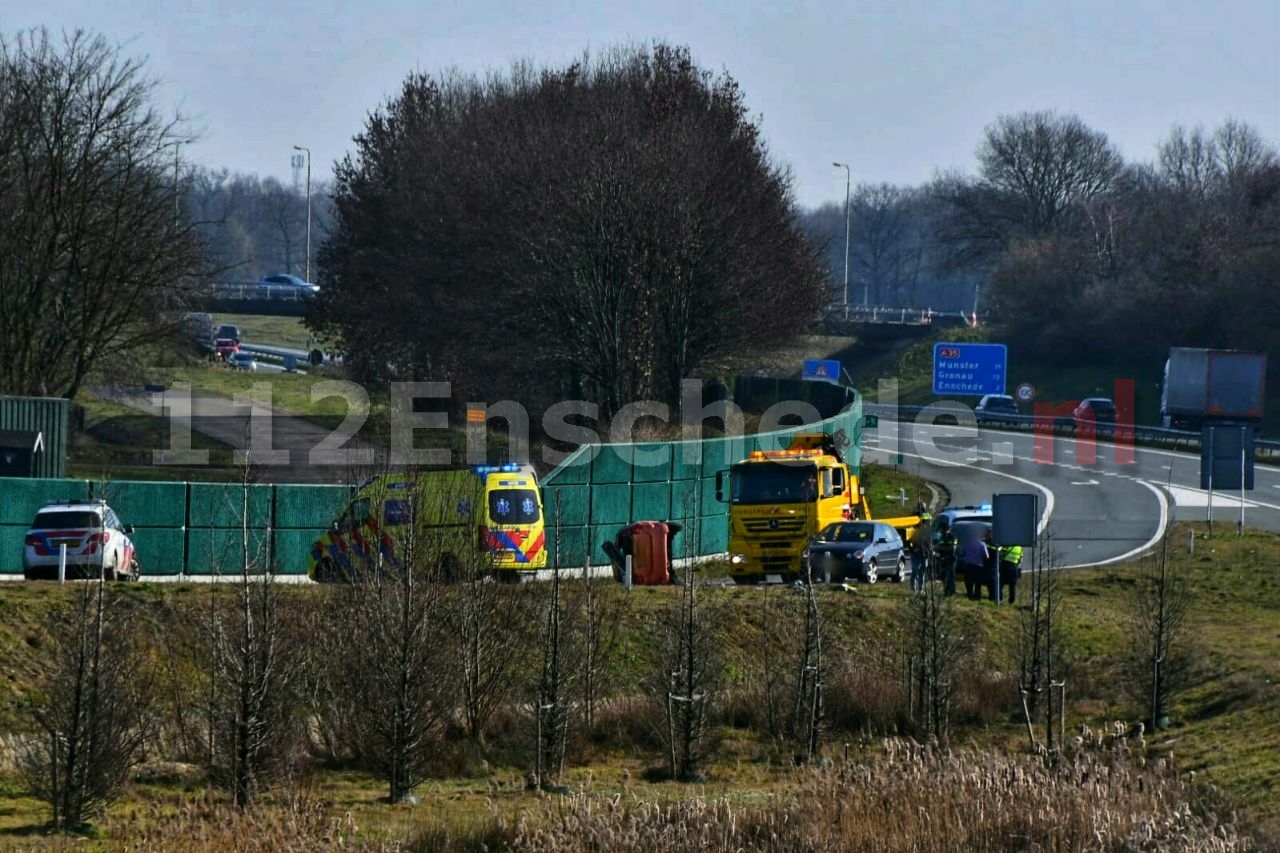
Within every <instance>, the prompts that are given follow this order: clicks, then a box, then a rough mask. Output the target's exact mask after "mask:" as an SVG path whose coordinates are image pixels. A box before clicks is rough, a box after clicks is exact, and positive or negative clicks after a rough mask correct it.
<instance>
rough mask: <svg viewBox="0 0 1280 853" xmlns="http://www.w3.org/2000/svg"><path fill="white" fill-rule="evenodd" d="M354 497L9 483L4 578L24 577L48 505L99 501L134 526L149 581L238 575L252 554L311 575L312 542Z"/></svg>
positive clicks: (286, 489) (337, 492)
mask: <svg viewBox="0 0 1280 853" xmlns="http://www.w3.org/2000/svg"><path fill="white" fill-rule="evenodd" d="M351 493H352V490H351V489H350V488H348V487H346V486H300V485H260V484H251V485H248V486H244V485H242V484H239V483H156V482H142V481H130V480H124V481H121V480H113V481H110V482H105V481H92V480H44V479H19V478H10V477H4V478H0V573H20V572H21V571H22V548H23V540H24V538H25V536H26V532H27V529H28V527H29V526H30V524H31V520H32V519H33V518H34V517H35V514H36V510H38V509H39V508H40V507H42V506H44V505H45V504H46V503H48V502H50V501H69V500H87V499H90V498H96V499H101V500H105V501H106V502H107V503H109V504H110V505H111V507H112V509H114V510H115V511H116V512H117V513H118V514H119V515H120V518H121V519H122V520H123V521H124V523H126V524H132V525H133V527H134V532H133V534H132V535H131V536H130V537H129V538H130V539H132V540H133V543H134V545H135V546H136V547H137V551H138V562H139V564H140V566H141V568H142V574H143V576H152V577H154V576H164V575H171V576H172V575H212V574H221V573H228V572H239V571H240V570H241V567H242V566H244V559H245V557H246V556H247V557H248V558H249V560H250V561H251V562H250V565H252V566H255V567H266V566H270V567H271V568H272V570H273V571H275V572H276V573H278V574H283V575H299V574H306V572H307V553H308V552H309V551H310V548H311V544H312V543H313V542H314V541H315V540H316V538H317V537H319V536H320V534H322V533H324V532H325V531H326V530H328V529H329V525H330V523H331V522H332V521H333V520H334V519H335V518H337V517H338V514H339V513H340V512H341V511H342V508H343V507H344V506H346V503H347V501H348V500H349V498H350V497H351ZM246 532H247V535H245V534H246ZM246 551H247V553H246Z"/></svg>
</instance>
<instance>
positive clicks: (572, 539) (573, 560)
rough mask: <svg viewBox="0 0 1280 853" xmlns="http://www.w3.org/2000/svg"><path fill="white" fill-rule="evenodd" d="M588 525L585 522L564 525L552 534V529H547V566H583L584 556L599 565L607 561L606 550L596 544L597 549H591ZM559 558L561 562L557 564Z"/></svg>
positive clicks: (591, 562)
mask: <svg viewBox="0 0 1280 853" xmlns="http://www.w3.org/2000/svg"><path fill="white" fill-rule="evenodd" d="M587 529H588V528H587V526H586V525H585V524H580V525H572V526H569V527H562V528H560V529H559V530H557V531H556V532H555V535H552V533H551V531H550V530H548V531H547V548H548V551H547V568H551V567H552V566H553V565H559V566H561V567H562V568H565V567H569V566H581V565H582V560H583V557H584V556H585V557H586V558H587V559H588V560H589V565H598V564H600V563H603V562H606V561H607V558H606V557H605V555H604V552H603V551H601V550H599V546H598V545H597V546H596V550H595V551H591V550H590V545H589V543H588V542H587ZM557 560H559V563H558V564H557V562H556V561H557Z"/></svg>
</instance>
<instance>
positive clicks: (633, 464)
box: [0, 400, 862, 577]
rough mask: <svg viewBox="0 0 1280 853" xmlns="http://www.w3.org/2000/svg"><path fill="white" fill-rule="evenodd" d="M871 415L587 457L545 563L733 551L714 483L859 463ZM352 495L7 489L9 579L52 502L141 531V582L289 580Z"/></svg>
mask: <svg viewBox="0 0 1280 853" xmlns="http://www.w3.org/2000/svg"><path fill="white" fill-rule="evenodd" d="M861 427H862V404H861V401H860V400H858V401H855V403H853V404H852V405H851V406H849V407H848V408H847V409H846V410H845V411H843V412H841V413H840V414H838V415H836V416H835V417H832V418H828V419H827V420H824V421H820V422H818V423H816V424H809V425H807V426H803V427H789V428H786V429H781V430H777V431H773V432H766V433H760V434H757V435H744V436H735V437H730V438H711V439H703V440H701V441H675V442H646V443H635V444H605V445H588V446H584V447H581V448H579V449H578V450H577V451H575V452H574V453H572V454H571V455H570V456H569V457H568V458H566V459H565V460H564V462H562V463H561V464H560V465H559V466H557V467H556V469H555V470H554V471H552V472H551V473H550V474H549V475H547V476H546V477H545V478H544V479H543V485H544V507H545V512H546V537H547V548H548V555H549V557H550V559H552V560H558V562H559V565H561V566H564V567H570V566H582V565H584V563H585V564H587V565H604V564H606V563H607V559H606V558H605V556H604V552H603V550H601V545H602V544H603V543H604V542H606V541H608V540H611V539H612V538H613V537H614V534H615V533H616V532H617V530H618V528H619V527H622V526H624V525H627V524H630V523H632V522H635V521H675V522H679V523H680V524H682V525H683V527H684V530H683V532H682V533H681V534H680V536H679V537H678V538H677V539H676V543H675V545H676V554H675V556H676V557H677V558H681V557H691V556H697V557H704V556H709V555H713V554H720V553H723V552H724V551H726V550H727V548H728V538H729V523H728V508H727V506H726V505H725V504H723V503H720V502H718V501H717V500H716V495H715V488H716V487H715V477H716V473H717V472H718V471H724V470H726V469H728V467H729V466H730V465H732V464H733V463H735V462H737V461H739V460H741V459H743V458H745V457H746V456H747V454H749V453H751V452H752V451H754V450H782V449H785V448H786V447H787V446H788V445H789V444H790V441H791V438H792V436H793V435H795V434H796V433H797V432H814V431H818V430H821V431H823V432H829V433H835V432H837V431H839V430H843V431H844V434H845V437H846V438H847V440H848V445H847V446H846V448H845V451H844V452H845V458H846V459H847V461H848V462H849V464H850V465H851V466H854V467H855V468H857V467H858V466H859V464H860V462H861V447H862V441H861ZM352 493H353V489H352V488H350V487H348V486H321V485H269V484H250V485H247V486H246V485H242V484H239V483H158V482H142V481H91V480H66V479H22V478H9V477H0V573H3V574H16V573H21V571H22V549H23V540H24V537H25V535H26V532H27V529H28V528H29V526H30V524H31V520H32V518H34V517H35V514H36V510H38V509H39V508H40V507H42V506H44V505H45V504H46V503H48V502H50V501H67V500H86V499H90V498H97V499H102V500H106V501H107V502H108V503H109V504H110V505H111V507H112V508H113V509H115V510H116V512H117V513H118V514H119V515H120V517H121V519H122V520H123V521H124V522H125V523H126V524H131V525H133V527H134V532H133V534H132V535H131V537H130V538H131V539H132V540H133V542H134V544H135V545H136V547H137V552H138V561H139V564H140V566H141V569H142V575H143V576H144V577H146V576H151V577H156V576H180V575H190V576H207V575H214V574H226V573H238V572H239V571H240V569H241V567H242V566H243V565H244V560H245V558H246V557H247V558H248V559H249V560H250V561H251V565H253V566H256V567H266V566H270V567H271V568H272V570H273V571H275V572H276V573H278V574H282V575H302V574H306V571H307V555H308V552H309V551H310V549H311V545H312V543H313V542H315V540H316V539H317V538H318V537H319V536H320V535H321V534H322V533H324V532H325V531H326V530H328V529H329V525H330V523H331V522H332V521H333V520H334V519H336V518H337V517H338V515H339V514H340V513H341V512H342V509H343V508H344V507H345V506H346V504H347V502H348V501H349V500H350V498H351V495H352Z"/></svg>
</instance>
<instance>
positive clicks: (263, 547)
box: [186, 483, 274, 575]
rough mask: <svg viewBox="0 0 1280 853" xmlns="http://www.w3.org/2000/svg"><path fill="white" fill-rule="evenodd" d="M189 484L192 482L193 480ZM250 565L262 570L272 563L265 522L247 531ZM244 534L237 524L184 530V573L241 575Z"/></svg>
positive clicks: (256, 569)
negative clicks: (185, 543)
mask: <svg viewBox="0 0 1280 853" xmlns="http://www.w3.org/2000/svg"><path fill="white" fill-rule="evenodd" d="M192 485H195V484H194V483H193V484H192ZM248 534H249V535H248V544H249V566H250V571H252V572H261V571H262V570H263V568H264V567H265V566H268V565H270V564H271V562H272V557H273V556H274V555H273V554H272V553H271V549H270V548H269V547H268V545H269V543H268V541H267V530H266V527H265V525H263V526H257V527H251V528H249V531H248ZM244 541H245V539H244V537H243V536H242V535H241V531H240V528H238V527H196V528H192V529H190V530H188V531H187V572H186V573H187V574H189V575H216V574H223V575H225V574H240V573H241V572H242V571H243V569H244Z"/></svg>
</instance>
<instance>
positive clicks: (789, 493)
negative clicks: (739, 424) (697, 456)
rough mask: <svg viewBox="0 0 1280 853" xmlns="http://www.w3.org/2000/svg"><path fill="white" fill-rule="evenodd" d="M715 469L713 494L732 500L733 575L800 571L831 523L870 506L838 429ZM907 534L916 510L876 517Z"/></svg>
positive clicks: (743, 580) (863, 516)
mask: <svg viewBox="0 0 1280 853" xmlns="http://www.w3.org/2000/svg"><path fill="white" fill-rule="evenodd" d="M725 473H726V472H724V471H721V472H719V473H717V475H716V500H719V501H722V502H725V501H727V502H728V504H729V576H730V577H731V578H733V580H734V582H735V583H740V584H756V583H760V582H761V581H763V580H766V579H768V578H772V577H777V578H778V579H779V580H782V581H784V582H791V581H794V580H796V579H799V578H801V577H803V575H804V562H803V558H802V555H801V552H803V551H804V548H805V546H806V545H808V544H809V540H810V539H812V538H813V537H814V536H815V535H817V534H818V532H819V531H821V530H822V529H823V528H825V527H826V526H827V525H828V524H832V523H834V522H838V521H850V520H870V519H871V506H870V504H869V503H868V502H867V497H866V493H865V489H863V488H861V486H860V485H859V483H858V475H857V474H855V473H854V472H853V471H851V470H850V468H849V465H848V463H847V462H845V460H844V457H843V456H842V455H841V453H840V447H839V445H838V444H837V441H836V438H835V436H832V435H829V434H827V433H798V434H796V435H795V436H794V437H793V438H792V440H791V443H790V445H789V446H788V447H787V449H786V450H756V451H753V452H752V453H751V454H750V455H749V456H748V457H747V458H746V459H743V460H742V461H740V462H738V463H736V464H734V465H733V466H731V467H730V469H729V471H728V472H727V473H728V486H729V489H728V494H726V493H725V488H724V486H725ZM877 520H878V521H883V522H885V523H886V524H889V525H891V526H893V527H895V528H897V530H898V532H899V533H900V534H901V535H902V536H903V540H904V541H906V540H907V539H908V538H909V537H910V535H911V532H912V531H913V530H914V529H915V527H916V525H918V524H919V523H920V518H919V516H914V515H912V516H903V517H900V518H886V519H877Z"/></svg>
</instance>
